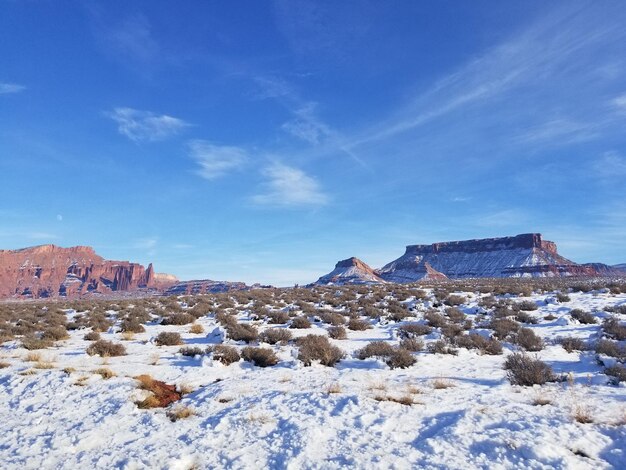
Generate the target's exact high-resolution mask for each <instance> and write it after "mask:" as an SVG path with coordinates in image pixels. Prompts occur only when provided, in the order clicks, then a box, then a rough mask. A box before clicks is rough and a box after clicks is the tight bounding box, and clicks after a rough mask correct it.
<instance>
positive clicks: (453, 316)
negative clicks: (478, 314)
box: [446, 307, 465, 323]
mask: <svg viewBox="0 0 626 470" xmlns="http://www.w3.org/2000/svg"><path fill="white" fill-rule="evenodd" d="M446 316H447V317H448V319H449V320H450V321H452V322H454V323H463V322H464V321H465V314H464V313H463V312H462V311H461V310H459V309H458V308H456V307H448V308H447V309H446Z"/></svg>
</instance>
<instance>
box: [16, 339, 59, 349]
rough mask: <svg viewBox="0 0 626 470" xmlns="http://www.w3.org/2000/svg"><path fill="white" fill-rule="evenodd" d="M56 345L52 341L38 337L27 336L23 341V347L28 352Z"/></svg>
mask: <svg viewBox="0 0 626 470" xmlns="http://www.w3.org/2000/svg"><path fill="white" fill-rule="evenodd" d="M52 345H54V341H52V340H50V339H42V338H37V337H36V336H26V337H24V338H23V339H22V347H23V348H24V349H28V350H31V351H32V350H35V349H46V348H49V347H50V346H52Z"/></svg>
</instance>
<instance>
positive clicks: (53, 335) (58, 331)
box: [41, 326, 70, 341]
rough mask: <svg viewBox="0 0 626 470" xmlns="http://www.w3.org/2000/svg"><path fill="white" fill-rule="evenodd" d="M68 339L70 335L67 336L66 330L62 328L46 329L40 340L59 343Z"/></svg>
mask: <svg viewBox="0 0 626 470" xmlns="http://www.w3.org/2000/svg"><path fill="white" fill-rule="evenodd" d="M69 337H70V335H68V334H67V330H66V329H65V327H64V326H53V327H50V328H46V329H45V330H44V331H43V333H42V334H41V339H43V340H50V341H61V340H63V339H67V338H69Z"/></svg>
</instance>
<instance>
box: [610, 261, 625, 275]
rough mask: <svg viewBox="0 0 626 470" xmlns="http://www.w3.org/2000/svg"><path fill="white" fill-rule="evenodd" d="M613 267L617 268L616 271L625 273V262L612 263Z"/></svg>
mask: <svg viewBox="0 0 626 470" xmlns="http://www.w3.org/2000/svg"><path fill="white" fill-rule="evenodd" d="M611 267H612V268H613V269H617V270H618V271H621V272H624V273H626V263H622V264H614V265H613V266H611Z"/></svg>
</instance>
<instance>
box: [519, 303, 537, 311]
mask: <svg viewBox="0 0 626 470" xmlns="http://www.w3.org/2000/svg"><path fill="white" fill-rule="evenodd" d="M516 307H517V308H518V309H520V310H527V311H531V310H537V308H538V307H537V303H536V302H533V301H532V300H522V301H521V302H518V303H517V304H516Z"/></svg>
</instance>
